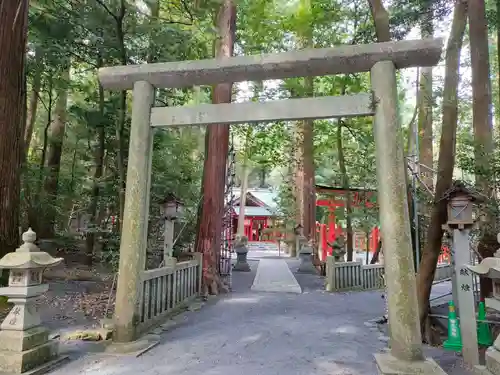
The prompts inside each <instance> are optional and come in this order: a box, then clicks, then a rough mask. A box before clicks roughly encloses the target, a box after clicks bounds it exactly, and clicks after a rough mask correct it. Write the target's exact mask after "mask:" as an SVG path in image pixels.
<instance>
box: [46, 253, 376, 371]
mask: <svg viewBox="0 0 500 375" xmlns="http://www.w3.org/2000/svg"><path fill="white" fill-rule="evenodd" d="M288 262H289V264H290V265H291V268H292V270H293V269H294V265H295V264H296V263H294V262H295V261H293V260H289V261H288ZM257 264H258V262H256V261H252V262H251V266H252V270H253V272H252V273H235V274H234V276H233V293H232V295H231V296H228V297H226V298H222V299H221V300H219V301H218V302H217V303H216V304H213V305H207V306H205V307H204V308H203V309H202V310H201V311H198V312H196V313H193V314H192V316H191V317H190V320H189V324H186V325H183V326H180V327H178V328H177V329H175V330H173V331H171V332H168V333H165V334H164V335H163V336H162V343H161V344H160V345H159V346H157V347H155V348H154V349H152V350H151V351H149V352H147V353H145V354H144V355H142V356H141V357H139V358H130V357H104V356H87V357H84V358H81V359H79V360H76V361H74V362H71V363H69V364H68V365H66V366H64V367H62V368H60V369H58V370H56V371H55V372H53V375H76V374H86V375H94V374H95V375H98V374H99V375H136V374H143V375H160V374H161V375H170V374H172V375H173V374H176V375H181V374H186V375H198V374H199V375H201V374H203V375H219V374H220V375H227V374H231V373H236V374H242V375H245V374H255V375H280V374H286V375H295V374H296V375H299V374H300V375H310V374H317V375H327V374H328V375H341V374H342V375H372V374H373V375H375V374H376V373H377V372H376V368H375V364H374V361H373V356H372V354H373V353H374V352H377V351H379V350H381V349H382V348H383V347H384V344H383V343H382V342H380V341H379V340H378V339H377V337H378V335H379V334H378V332H373V331H370V330H369V329H367V328H366V327H365V326H364V325H363V322H364V321H367V320H369V319H371V318H373V317H374V316H377V315H379V314H380V311H381V310H382V309H383V301H382V300H381V298H380V293H345V294H329V293H323V292H321V291H319V290H316V284H314V283H317V280H318V277H315V276H310V275H300V276H298V277H297V279H298V281H299V283H301V284H302V285H301V286H302V287H303V289H304V293H303V294H299V295H296V294H288V293H254V292H251V291H250V286H251V284H252V282H253V277H254V275H255V269H256V267H257ZM311 282H312V283H313V284H312V285H309V284H310V283H311Z"/></svg>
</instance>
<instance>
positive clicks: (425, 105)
mask: <svg viewBox="0 0 500 375" xmlns="http://www.w3.org/2000/svg"><path fill="white" fill-rule="evenodd" d="M423 11H424V16H423V19H422V22H421V24H420V29H421V34H422V38H432V36H433V34H434V26H433V24H432V21H433V14H432V1H429V0H426V1H425V5H424V9H423ZM419 85H420V88H419V95H421V98H420V100H419V109H418V133H419V135H420V145H419V146H420V147H419V148H420V150H419V151H420V152H419V154H420V155H419V156H420V157H419V159H420V160H419V162H420V163H421V164H422V167H420V173H421V176H422V181H423V182H424V184H425V185H426V186H427V187H428V188H429V189H430V190H434V174H433V173H432V168H433V167H434V158H433V155H434V153H433V147H432V106H433V103H434V101H433V97H432V67H431V66H429V67H423V68H421V69H420V78H419ZM425 167H427V168H425Z"/></svg>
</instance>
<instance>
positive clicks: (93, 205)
mask: <svg viewBox="0 0 500 375" xmlns="http://www.w3.org/2000/svg"><path fill="white" fill-rule="evenodd" d="M97 66H98V67H100V66H102V58H101V56H98V57H97ZM97 85H98V88H99V114H100V121H99V124H98V125H97V145H96V149H95V151H94V163H95V166H94V176H93V177H92V197H91V199H90V205H89V210H88V213H89V214H90V223H89V224H90V227H91V228H92V229H97V228H98V227H99V210H98V207H99V194H100V189H99V183H100V180H101V178H102V175H103V170H104V153H105V151H106V130H105V124H104V89H103V88H102V86H101V84H100V83H98V84H97ZM94 244H95V232H93V231H89V232H87V236H86V238H85V259H86V263H87V265H89V266H90V265H92V259H93V255H94Z"/></svg>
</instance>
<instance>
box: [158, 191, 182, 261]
mask: <svg viewBox="0 0 500 375" xmlns="http://www.w3.org/2000/svg"><path fill="white" fill-rule="evenodd" d="M159 203H160V212H161V216H162V217H163V219H164V220H165V229H164V233H163V238H164V239H163V261H164V263H165V264H166V263H167V261H168V259H169V258H171V257H172V256H173V253H174V226H175V220H177V219H178V218H181V217H182V215H183V213H184V204H183V203H182V202H181V201H180V200H179V199H177V197H176V196H175V195H174V194H171V193H169V194H167V195H166V196H165V198H164V199H162V200H161V201H160V202H159Z"/></svg>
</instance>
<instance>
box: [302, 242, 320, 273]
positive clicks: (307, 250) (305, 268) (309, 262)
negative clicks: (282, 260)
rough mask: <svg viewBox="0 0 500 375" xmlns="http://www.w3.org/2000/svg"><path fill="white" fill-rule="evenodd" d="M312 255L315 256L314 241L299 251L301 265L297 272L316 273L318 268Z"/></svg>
mask: <svg viewBox="0 0 500 375" xmlns="http://www.w3.org/2000/svg"><path fill="white" fill-rule="evenodd" d="M312 257H313V243H312V241H309V242H307V243H306V244H305V245H303V246H302V247H301V248H300V251H299V259H300V266H299V269H298V270H297V272H300V273H312V274H316V273H317V270H316V267H314V264H313V258H312Z"/></svg>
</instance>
